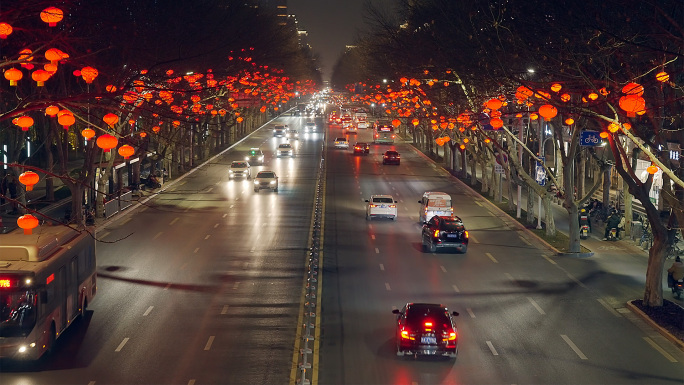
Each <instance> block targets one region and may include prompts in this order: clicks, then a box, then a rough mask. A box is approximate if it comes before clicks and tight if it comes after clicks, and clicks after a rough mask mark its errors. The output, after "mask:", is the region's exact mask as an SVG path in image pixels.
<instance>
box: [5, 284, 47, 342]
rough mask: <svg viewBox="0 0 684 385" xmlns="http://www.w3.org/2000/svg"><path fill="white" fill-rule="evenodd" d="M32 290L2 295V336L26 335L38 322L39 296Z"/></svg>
mask: <svg viewBox="0 0 684 385" xmlns="http://www.w3.org/2000/svg"><path fill="white" fill-rule="evenodd" d="M37 297H38V296H37V295H36V294H35V293H34V292H32V291H22V292H14V293H3V294H1V295H0V337H25V336H27V335H28V334H29V333H30V332H31V330H32V329H33V326H34V325H35V324H36V316H37V313H36V312H37V306H36V304H37V299H38V298H37Z"/></svg>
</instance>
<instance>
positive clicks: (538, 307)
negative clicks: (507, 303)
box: [527, 297, 546, 314]
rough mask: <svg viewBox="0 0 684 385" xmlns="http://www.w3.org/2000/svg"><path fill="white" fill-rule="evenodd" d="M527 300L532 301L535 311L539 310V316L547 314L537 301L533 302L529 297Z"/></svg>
mask: <svg viewBox="0 0 684 385" xmlns="http://www.w3.org/2000/svg"><path fill="white" fill-rule="evenodd" d="M527 300H528V301H530V303H531V304H532V306H534V308H535V309H537V311H538V312H539V314H546V312H544V309H542V308H541V306H539V304H538V303H537V302H536V301H535V300H533V299H532V298H530V297H527Z"/></svg>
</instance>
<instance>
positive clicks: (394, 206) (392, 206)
mask: <svg viewBox="0 0 684 385" xmlns="http://www.w3.org/2000/svg"><path fill="white" fill-rule="evenodd" d="M389 207H390V208H391V209H393V208H396V207H397V205H389Z"/></svg>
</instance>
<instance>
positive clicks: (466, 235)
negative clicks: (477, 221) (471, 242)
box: [465, 230, 468, 238]
mask: <svg viewBox="0 0 684 385" xmlns="http://www.w3.org/2000/svg"><path fill="white" fill-rule="evenodd" d="M465 237H466V238H468V230H466V231H465Z"/></svg>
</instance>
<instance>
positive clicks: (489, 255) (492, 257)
mask: <svg viewBox="0 0 684 385" xmlns="http://www.w3.org/2000/svg"><path fill="white" fill-rule="evenodd" d="M485 255H486V256H488V257H489V259H491V260H492V262H494V263H499V261H497V260H496V258H494V256H493V255H492V253H485Z"/></svg>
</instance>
